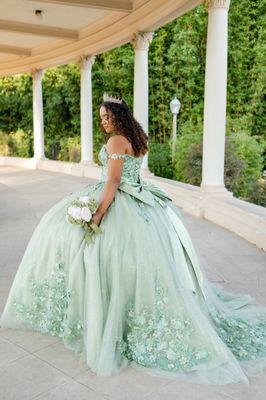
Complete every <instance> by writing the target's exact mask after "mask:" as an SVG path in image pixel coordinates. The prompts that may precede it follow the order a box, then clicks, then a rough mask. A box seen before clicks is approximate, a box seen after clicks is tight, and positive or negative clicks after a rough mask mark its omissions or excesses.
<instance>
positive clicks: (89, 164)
mask: <svg viewBox="0 0 266 400" xmlns="http://www.w3.org/2000/svg"><path fill="white" fill-rule="evenodd" d="M79 164H81V165H84V166H86V165H88V166H96V165H98V164H96V163H95V162H94V161H93V160H81V161H80V162H79Z"/></svg>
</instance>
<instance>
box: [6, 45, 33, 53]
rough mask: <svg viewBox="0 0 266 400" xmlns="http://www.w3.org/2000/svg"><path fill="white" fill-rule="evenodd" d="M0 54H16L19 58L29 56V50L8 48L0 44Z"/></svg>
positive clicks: (15, 47)
mask: <svg viewBox="0 0 266 400" xmlns="http://www.w3.org/2000/svg"><path fill="white" fill-rule="evenodd" d="M0 53H9V54H16V55H19V56H30V55H31V49H28V48H26V47H17V46H8V45H5V44H0Z"/></svg>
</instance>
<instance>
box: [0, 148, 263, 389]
mask: <svg viewBox="0 0 266 400" xmlns="http://www.w3.org/2000/svg"><path fill="white" fill-rule="evenodd" d="M98 157H99V160H100V162H101V164H102V175H101V178H100V179H99V180H98V181H97V182H96V183H89V184H88V185H86V186H85V187H83V188H82V189H81V190H78V191H75V192H71V193H70V194H69V195H67V196H66V197H64V198H63V199H62V200H60V201H59V202H58V203H56V204H55V205H54V206H53V207H52V208H50V209H49V210H48V211H47V212H46V213H45V214H44V215H43V217H42V218H41V220H40V222H39V224H38V225H37V227H36V228H35V230H34V232H33V235H32V237H31V239H30V241H29V243H28V245H27V248H26V251H25V253H24V255H23V258H22V260H21V263H20V265H19V268H18V270H17V273H16V276H15V278H14V280H13V283H12V286H11V289H10V292H9V295H8V298H7V301H6V304H5V307H4V310H3V313H2V315H1V319H0V325H1V326H2V327H6V328H12V329H22V330H36V331H40V332H42V333H45V334H48V335H52V336H57V337H59V338H61V340H62V342H63V343H64V345H65V346H66V348H68V349H71V350H72V351H74V352H75V354H76V356H77V357H79V360H80V361H81V360H83V361H85V362H86V363H87V365H88V367H89V368H90V369H91V370H92V371H93V372H95V373H96V374H97V375H100V376H111V375H112V374H115V373H118V372H119V371H121V370H122V369H124V368H126V367H127V366H129V365H131V366H132V367H133V368H136V369H140V370H141V371H144V372H147V373H150V374H152V375H160V376H161V375H164V376H169V377H171V378H176V379H178V380H183V381H189V382H195V383H204V384H214V385H224V384H227V383H234V382H235V383H244V384H247V385H249V384H250V380H249V379H248V378H249V377H252V376H255V375H257V374H258V373H259V372H261V371H262V370H263V369H264V368H265V366H266V307H263V306H262V305H260V304H256V302H255V299H254V298H252V297H251V296H250V295H248V294H243V293H231V292H227V291H225V290H224V289H223V287H222V286H221V285H220V284H217V283H211V282H209V281H208V279H207V277H206V276H205V273H204V270H203V269H202V267H201V265H200V262H199V259H198V257H197V254H196V251H195V249H194V247H193V243H192V241H191V238H190V236H189V233H188V231H187V230H186V227H185V224H184V222H183V220H182V215H181V213H180V211H179V209H178V208H177V207H176V205H175V204H174V203H173V201H172V199H171V198H170V196H169V195H168V194H167V192H165V191H164V190H162V189H161V188H159V187H158V186H156V185H153V184H151V183H148V182H147V181H144V180H143V179H142V178H141V177H140V168H141V163H142V160H143V157H139V158H135V157H133V156H130V155H121V154H117V153H113V154H111V155H110V154H108V152H107V149H106V146H105V145H103V147H102V148H101V150H100V152H99V154H98ZM109 157H111V158H114V159H116V158H121V157H122V158H124V163H123V173H122V178H121V182H120V185H119V187H118V190H117V191H116V194H115V197H114V200H113V202H112V203H111V205H110V206H109V208H108V210H107V212H106V213H105V214H104V216H103V218H102V221H101V223H100V227H101V229H102V233H101V234H97V235H95V240H94V242H93V243H91V244H89V245H87V244H86V243H85V240H84V231H83V229H82V227H81V226H74V225H71V224H69V223H68V222H67V221H66V210H67V207H68V204H69V203H70V202H71V201H72V200H73V199H75V198H76V197H77V196H81V195H87V196H92V197H94V198H95V199H97V200H99V199H100V195H101V193H102V190H103V188H104V184H105V182H106V179H107V176H108V158H109Z"/></svg>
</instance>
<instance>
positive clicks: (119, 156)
mask: <svg viewBox="0 0 266 400" xmlns="http://www.w3.org/2000/svg"><path fill="white" fill-rule="evenodd" d="M107 158H112V159H114V160H115V159H117V158H126V154H119V153H112V154H107Z"/></svg>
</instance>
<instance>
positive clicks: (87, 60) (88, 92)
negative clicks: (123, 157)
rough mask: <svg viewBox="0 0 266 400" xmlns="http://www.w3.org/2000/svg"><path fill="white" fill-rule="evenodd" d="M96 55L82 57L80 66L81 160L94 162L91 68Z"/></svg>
mask: <svg viewBox="0 0 266 400" xmlns="http://www.w3.org/2000/svg"><path fill="white" fill-rule="evenodd" d="M94 61H95V56H84V57H82V58H81V62H80V67H81V74H80V123H81V162H82V163H88V162H93V114H92V87H91V68H92V65H93V63H94Z"/></svg>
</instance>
